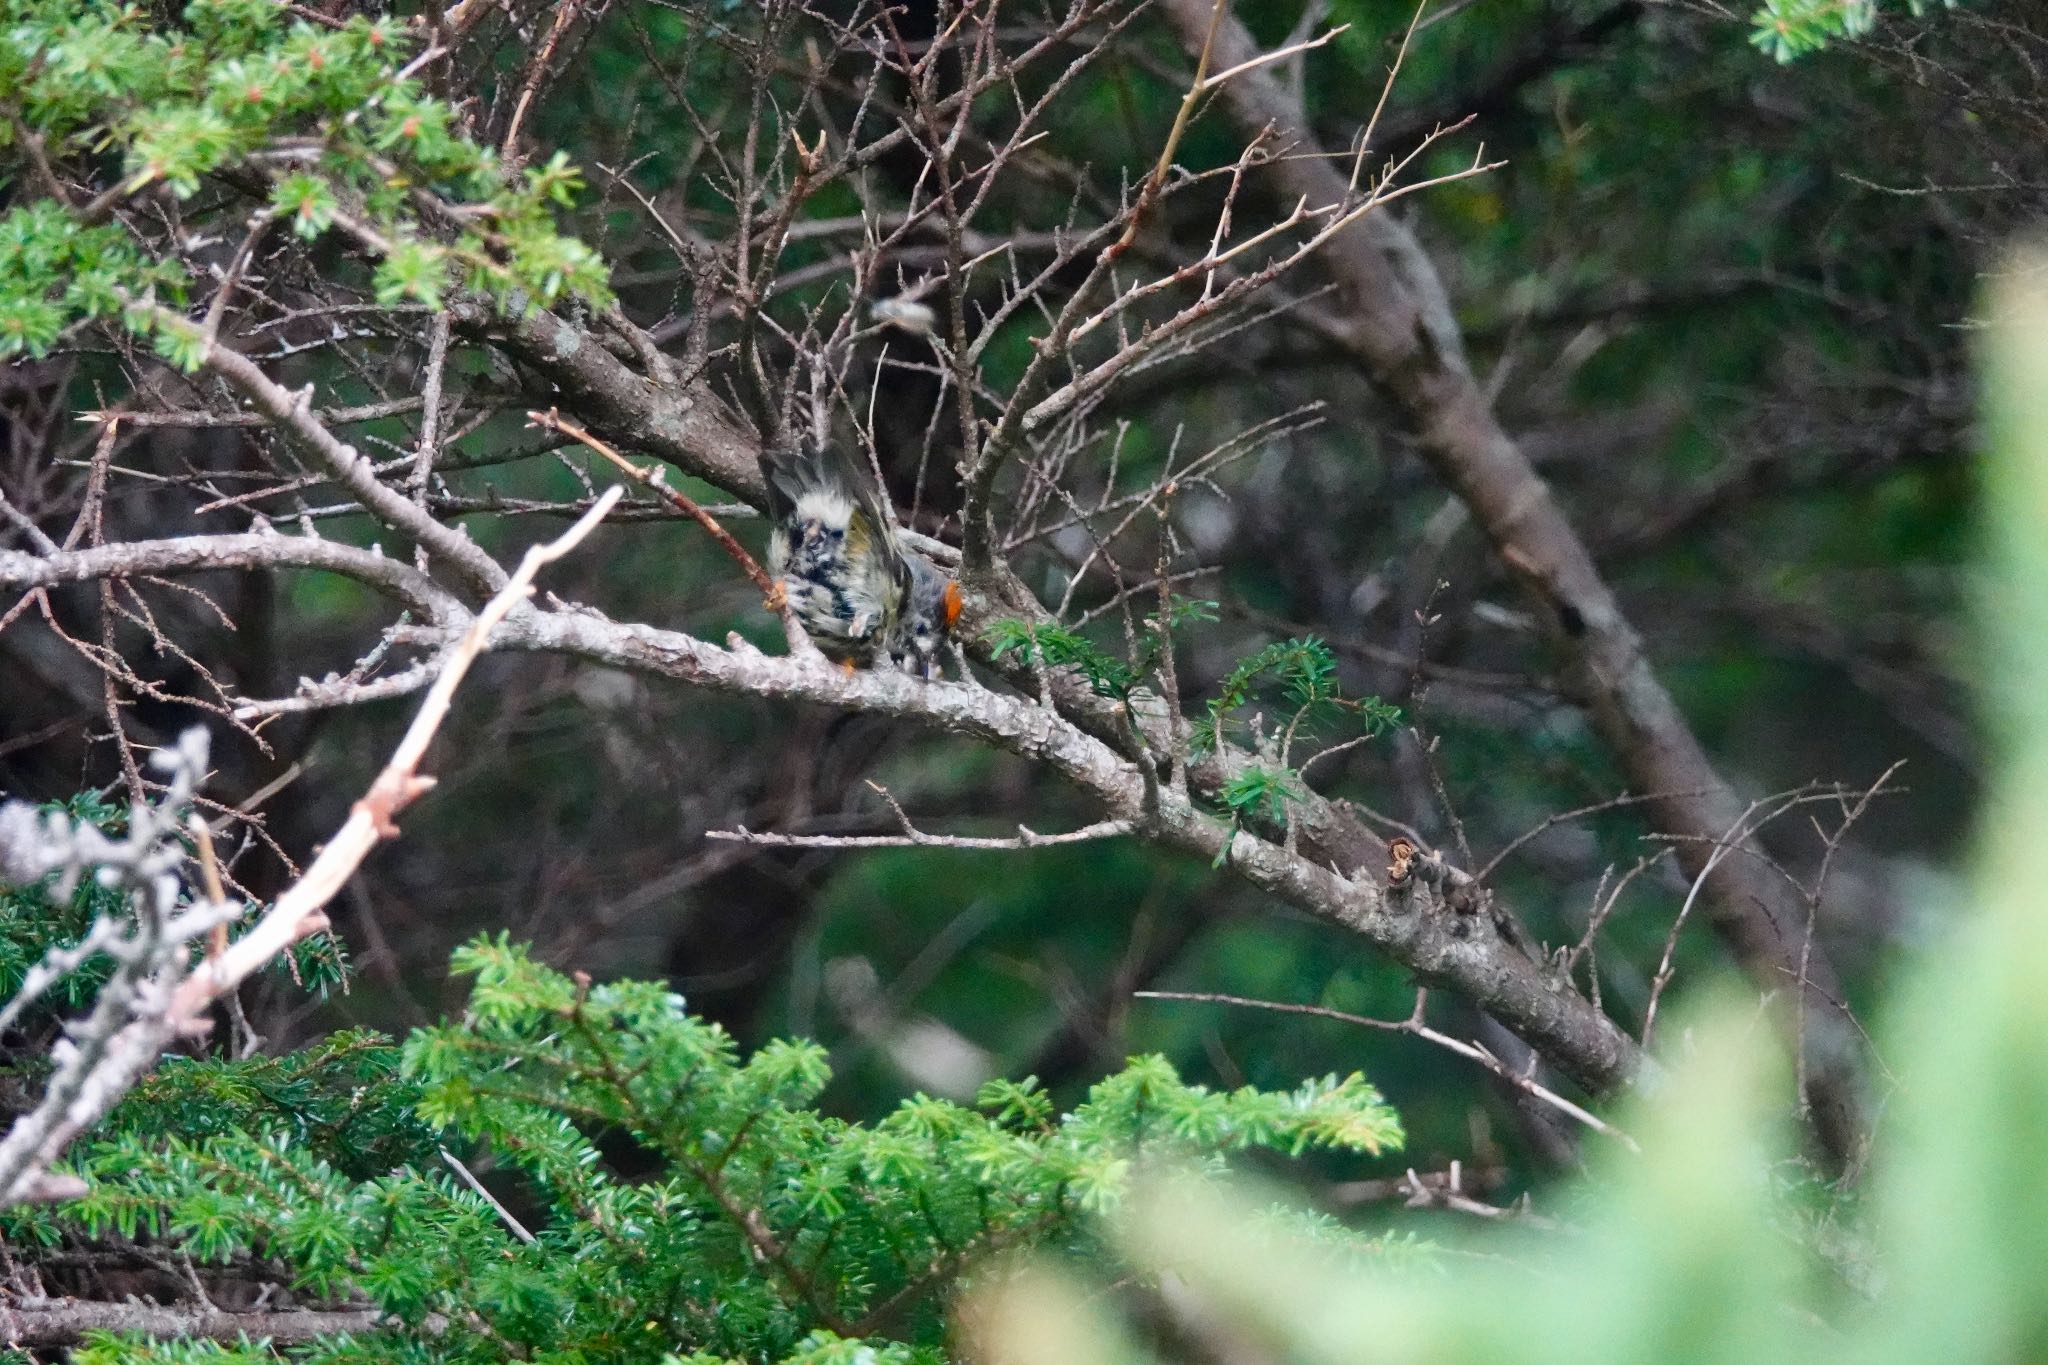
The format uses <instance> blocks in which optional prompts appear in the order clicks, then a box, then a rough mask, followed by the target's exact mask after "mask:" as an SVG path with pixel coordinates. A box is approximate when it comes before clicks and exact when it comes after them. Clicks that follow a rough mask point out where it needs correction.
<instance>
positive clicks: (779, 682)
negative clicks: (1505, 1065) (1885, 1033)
mask: <svg viewBox="0 0 2048 1365" xmlns="http://www.w3.org/2000/svg"><path fill="white" fill-rule="evenodd" d="M493 643H494V644H495V645H496V646H497V647H499V648H502V649H531V650H540V651H546V652H554V653H564V654H570V655H574V656H576V657H579V658H583V659H588V660H590V661H592V662H594V663H601V664H604V665H607V666H608V667H613V668H621V669H626V670H629V671H632V672H636V673H642V674H650V675H654V676H658V677H665V678H672V679H676V680H678V681H682V682H686V683H690V684H693V685H696V686H700V687H707V688H711V689H713V690H715V691H719V692H726V693H732V694H736V695H744V696H756V697H767V698H774V699H780V700H786V701H802V702H811V703H815V704H818V705H824V706H831V707H835V708H839V709H843V710H862V711H873V712H878V713H881V714H884V715H893V716H900V717H903V718H905V719H908V720H912V721H915V722H917V723H919V724H922V725H926V726H928V727H931V728H934V729H940V730H944V731H947V732H950V733H953V734H958V735H964V736H967V737H970V738H973V739H977V740H980V741H982V742H983V743H986V744H989V745H992V746H994V747H997V748H1002V749H1006V750H1009V751H1010V752H1012V753H1016V754H1019V755H1022V756H1024V757H1026V758H1030V759H1032V760H1034V761H1037V762H1039V763H1042V764H1043V765H1045V766H1046V767H1049V768H1051V769H1053V770H1055V771H1056V772H1058V773H1059V774H1060V775H1061V776H1063V777H1065V778H1066V779H1067V780H1068V781H1070V782H1072V783H1074V784H1075V785H1076V786H1078V787H1080V788H1081V789H1083V790H1084V791H1086V792H1087V793H1088V794H1089V795H1090V796H1092V797H1093V798H1094V799H1095V800H1096V801H1097V802H1098V803H1099V804H1100V805H1101V806H1102V807H1103V809H1104V811H1105V813H1106V814H1107V816H1108V818H1110V819H1113V820H1119V821H1124V822H1127V823H1129V824H1130V825H1131V826H1132V827H1133V829H1134V830H1135V831H1136V832H1137V833H1138V834H1139V835H1140V836H1141V837H1145V838H1149V839H1151V840H1153V841H1155V842H1157V843H1161V844H1164V845H1166V846H1168V847H1171V848H1175V849H1178V850H1180V851H1183V852H1186V853H1189V854H1192V855H1195V856H1198V857H1201V858H1204V859H1207V860H1209V861H1211V862H1215V861H1218V860H1219V859H1220V860H1221V861H1222V862H1223V863H1225V864H1227V865H1228V866H1229V867H1230V868H1232V869H1233V870H1234V871H1236V872H1237V874H1238V875H1239V876H1241V877H1243V878H1244V879H1245V880H1246V881H1248V882H1250V883H1252V884H1253V885H1254V886H1257V887H1259V888H1260V889H1262V890H1264V891H1266V892H1268V893H1269V894H1271V895H1273V896H1275V897H1277V898H1278V899H1280V900H1282V901H1284V902H1286V903H1287V904H1289V905H1292V906H1294V907H1296V908H1297V909H1300V910H1302V911H1304V912H1306V913H1308V914H1310V915H1314V916H1315V917H1317V918H1319V919H1323V920H1326V921H1329V922H1331V923H1334V924H1338V925H1341V926H1343V927H1345V928H1347V929H1350V930H1352V931H1354V932H1356V933H1358V934H1359V935H1361V936H1362V937H1364V938H1365V939H1366V940H1367V941H1368V942H1370V943H1371V944H1373V945H1374V946H1375V947H1377V948H1378V949H1380V950H1381V951H1383V952H1385V953H1386V954H1387V955H1388V956H1390V957H1392V958H1393V959H1394V960H1395V961H1397V962H1400V963H1401V964H1402V965H1404V966H1405V967H1407V968H1408V969H1409V970H1411V971H1413V972H1415V973H1416V974H1417V975H1418V976H1419V977H1421V978H1422V979H1423V980H1425V981H1428V982H1431V983H1435V984H1441V985H1443V986H1446V987H1448V988H1449V989H1451V990H1454V991H1456V992H1458V993H1459V994H1460V995H1462V996H1464V997H1466V998H1468V999H1470V1000H1471V1001H1473V1002H1474V1003H1475V1004H1476V1005H1477V1006H1479V1007H1480V1008H1481V1009H1484V1010H1486V1011H1487V1012H1488V1013H1491V1014H1493V1015H1494V1016H1495V1017H1497V1018H1498V1019H1500V1020H1501V1021H1502V1022H1503V1023H1504V1024H1506V1025H1507V1027H1509V1028H1511V1029H1513V1030H1514V1031H1515V1032H1516V1033H1517V1034H1519V1035H1520V1036H1521V1037H1523V1038H1524V1039H1526V1040H1527V1041H1528V1042H1529V1043H1530V1044H1531V1045H1532V1046H1534V1047H1535V1048H1536V1049H1537V1050H1538V1051H1540V1052H1541V1053H1543V1055H1544V1056H1545V1058H1546V1059H1548V1060H1549V1061H1551V1062H1552V1063H1553V1064H1554V1065H1556V1066H1557V1067H1558V1069H1559V1070H1560V1071H1562V1072H1564V1073H1565V1074H1566V1075H1568V1076H1570V1077H1571V1078H1572V1080H1573V1081H1574V1082H1576V1083H1577V1084H1580V1085H1583V1086H1585V1087H1587V1088H1588V1089H1590V1090H1592V1091H1595V1092H1598V1093H1606V1092H1611V1091H1613V1090H1614V1089H1616V1088H1617V1087H1619V1086H1620V1085H1622V1084H1624V1083H1625V1082H1626V1081H1627V1080H1628V1079H1629V1077H1630V1076H1631V1074H1632V1073H1633V1072H1634V1070H1635V1067H1636V1065H1637V1063H1638V1060H1639V1054H1638V1052H1637V1049H1636V1047H1635V1045H1634V1043H1633V1042H1631V1041H1630V1039H1629V1038H1628V1036H1627V1035H1626V1034H1624V1033H1623V1032H1622V1031H1621V1030H1620V1029H1619V1028H1617V1027H1616V1026H1615V1024H1614V1023H1613V1021H1611V1020H1609V1019H1608V1018H1607V1017H1606V1016H1605V1015H1603V1014H1601V1013H1600V1012H1599V1011H1597V1010H1595V1009H1594V1008H1593V1007H1592V1006H1591V1005H1590V1004H1588V1003H1587V1002H1586V1001H1585V1000H1584V999H1583V998H1582V997H1581V996H1579V995H1578V993H1577V992H1576V991H1574V990H1572V989H1571V987H1570V986H1569V985H1568V984H1566V983H1564V982H1562V981H1560V980H1558V979H1557V978H1555V977H1554V976H1552V975H1551V974H1550V973H1548V972H1546V971H1544V970H1543V969H1542V968H1541V967H1539V966H1538V965H1537V964H1536V963H1534V962H1532V961H1530V960H1529V958H1528V957H1527V956H1525V955H1524V954H1523V953H1522V952H1520V951H1519V950H1518V949H1517V948H1515V947H1514V945H1512V944H1510V943H1508V942H1506V941H1505V940H1503V939H1502V938H1500V937H1499V936H1498V935H1497V934H1496V933H1495V932H1494V931H1493V928H1492V926H1491V923H1490V921H1487V920H1486V918H1485V917H1484V916H1475V915H1465V914H1459V913H1456V912H1454V911H1452V910H1450V909H1448V908H1447V907H1446V906H1445V904H1444V903H1443V900H1442V899H1441V898H1440V897H1439V896H1438V895H1436V894H1435V892H1434V890H1433V888H1430V887H1428V886H1426V885H1424V884H1422V883H1421V881H1420V879H1416V880H1415V881H1414V882H1412V883H1411V884H1410V885H1408V886H1406V887H1404V888H1402V889H1400V890H1398V891H1394V892H1388V891H1385V890H1383V889H1382V888H1381V887H1380V886H1378V885H1377V884H1376V882H1375V881H1374V880H1372V878H1371V877H1369V876H1368V877H1345V876H1341V875H1339V874H1338V873H1336V872H1333V871H1331V870H1330V869H1329V868H1327V867H1325V866H1323V865H1321V864H1320V863H1318V862H1316V861H1314V860H1312V859H1311V858H1309V857H1306V856H1303V855H1301V854H1298V853H1290V852H1288V851H1287V850H1286V849H1285V848H1283V847H1282V846H1281V845H1279V844H1276V843H1272V842H1269V841H1267V840H1264V839H1261V838H1258V837H1256V836H1254V835H1252V834H1249V833H1246V832H1244V831H1241V830H1239V831H1232V830H1231V829H1230V828H1229V827H1228V826H1226V825H1225V824H1224V823H1223V821H1221V820H1220V819H1218V818H1216V817H1215V816H1213V815H1210V814H1208V813H1207V812H1205V811H1203V810H1201V809H1199V808H1198V807H1196V806H1194V805H1193V804H1191V803H1190V802H1189V801H1187V800H1186V799H1184V798H1182V797H1180V796H1178V795H1177V794H1176V793H1173V792H1171V791H1169V790H1159V791H1157V793H1156V796H1151V795H1148V792H1147V784H1146V782H1145V780H1144V777H1143V775H1142V774H1141V772H1140V770H1139V768H1138V766H1137V764H1136V763H1135V762H1133V761H1132V760H1130V759H1128V758H1126V757H1125V756H1124V755H1122V754H1120V753H1118V752H1117V751H1116V749H1114V748H1112V747H1111V746H1110V745H1109V744H1107V743H1105V742H1104V741H1102V740H1101V739H1098V738H1096V737H1094V736H1093V735H1090V734H1088V733H1086V732H1085V731H1084V730H1082V729H1081V728H1080V727H1079V726H1077V725H1075V724H1074V723H1072V722H1071V721H1069V720H1067V719H1066V718H1064V717H1062V716H1060V715H1058V714H1057V713H1055V712H1053V711H1052V710H1049V709H1048V708H1046V707H1044V706H1041V705H1038V704H1037V703H1035V702H1032V701H1028V700H1025V699H1023V698H1019V697H1012V696H1006V695H1004V694H1001V693H998V692H992V691H989V690H988V689H986V688H982V687H978V686H975V685H972V684H968V683H923V682H919V681H916V680H914V679H911V678H907V677H904V676H902V675H900V674H895V673H890V672H886V671H876V672H856V673H846V672H844V671H842V670H839V669H834V668H827V667H823V666H820V665H819V664H817V663H816V662H815V661H809V660H804V659H797V658H791V657H788V656H771V655H766V654H762V653H760V652H758V651H756V650H754V649H752V648H751V647H745V646H742V647H739V648H734V649H720V648H718V647H716V646H714V645H710V644H707V643H705V642H704V641H701V640H697V639H695V638H693V637H691V636H688V635H685V634H682V633H680V632H676V631H667V630H657V629H654V628H652V627H649V626H643V625H626V624H618V623H614V622H608V621H603V620H599V619H597V618H595V617H590V616H584V615H570V614H566V613H561V612H548V613H539V612H535V613H529V614H526V615H524V616H522V617H519V618H517V619H515V620H512V621H508V622H507V623H506V624H505V625H504V626H503V627H502V628H501V629H500V630H499V631H498V633H497V634H496V635H495V636H494V637H493ZM1155 800H1156V807H1152V806H1151V804H1150V803H1151V802H1153V801H1155ZM1226 846H1227V853H1226Z"/></svg>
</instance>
